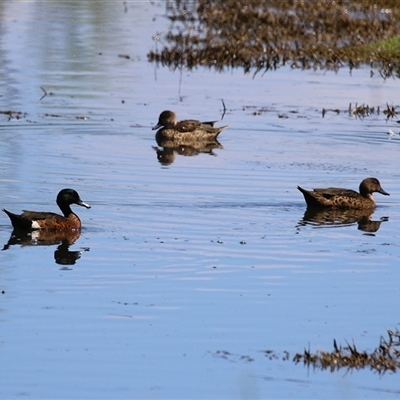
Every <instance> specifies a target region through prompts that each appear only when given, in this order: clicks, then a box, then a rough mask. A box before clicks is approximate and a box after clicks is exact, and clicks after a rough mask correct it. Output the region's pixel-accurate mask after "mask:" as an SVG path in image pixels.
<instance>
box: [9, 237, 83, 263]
mask: <svg viewBox="0 0 400 400" xmlns="http://www.w3.org/2000/svg"><path fill="white" fill-rule="evenodd" d="M80 234H81V232H80V230H69V231H49V230H33V231H29V230H19V229H14V230H13V232H12V234H11V236H10V239H9V240H8V242H7V244H5V245H4V247H3V250H8V249H9V248H10V246H13V245H20V246H51V245H56V244H58V245H59V246H58V247H57V250H55V252H54V259H55V260H56V263H57V264H61V265H73V264H75V262H76V260H78V259H79V258H80V257H81V254H82V253H83V252H85V251H88V250H89V249H88V248H84V249H82V250H78V251H70V250H69V247H70V246H71V245H72V244H74V243H75V241H76V240H78V238H79V236H80Z"/></svg>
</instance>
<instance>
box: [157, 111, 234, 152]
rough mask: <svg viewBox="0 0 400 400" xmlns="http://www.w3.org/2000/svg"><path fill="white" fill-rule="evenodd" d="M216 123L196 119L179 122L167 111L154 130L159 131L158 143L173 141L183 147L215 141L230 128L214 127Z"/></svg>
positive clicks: (225, 126)
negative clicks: (198, 142) (194, 143)
mask: <svg viewBox="0 0 400 400" xmlns="http://www.w3.org/2000/svg"><path fill="white" fill-rule="evenodd" d="M216 122H217V121H209V122H200V121H197V120H195V119H186V120H184V121H179V122H178V120H177V117H176V114H175V113H174V112H173V111H168V110H167V111H163V112H162V113H161V114H160V116H159V118H158V122H157V125H156V126H154V127H153V128H152V129H153V130H156V129H158V131H157V133H156V140H157V141H161V140H173V141H174V142H177V143H180V144H181V145H183V144H190V143H193V142H197V141H207V140H215V139H216V138H217V136H218V135H219V134H220V133H221V132H222V131H223V130H224V129H225V128H227V127H228V125H224V126H221V127H218V128H217V127H214V124H215V123H216Z"/></svg>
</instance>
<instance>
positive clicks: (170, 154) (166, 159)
mask: <svg viewBox="0 0 400 400" xmlns="http://www.w3.org/2000/svg"><path fill="white" fill-rule="evenodd" d="M157 144H158V145H159V146H160V147H161V148H160V147H156V146H154V147H153V149H154V150H155V151H156V152H157V159H158V161H159V162H160V164H163V165H169V164H172V163H173V162H174V161H175V157H176V155H177V154H179V155H181V156H189V157H193V156H197V155H199V154H210V155H212V156H215V153H214V152H213V150H214V149H222V148H223V147H222V145H221V144H220V143H219V142H218V141H217V140H215V141H207V142H205V143H203V142H197V143H195V145H194V146H188V145H178V146H177V145H176V143H174V145H173V146H172V145H171V142H170V141H162V140H160V141H157Z"/></svg>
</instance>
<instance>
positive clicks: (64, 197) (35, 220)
mask: <svg viewBox="0 0 400 400" xmlns="http://www.w3.org/2000/svg"><path fill="white" fill-rule="evenodd" d="M56 201H57V205H58V207H60V210H61V211H62V213H63V215H59V214H56V213H52V212H41V211H27V210H23V212H22V214H19V215H18V214H14V213H12V212H10V211H7V210H5V209H3V211H4V212H5V213H6V214H7V215H8V217H9V218H10V220H11V224H12V226H13V227H14V229H19V230H35V229H42V230H52V231H68V230H79V229H81V226H82V224H81V220H80V219H79V217H78V216H77V215H76V214H75V213H73V212H72V210H71V207H70V206H71V204H77V205H78V206H82V207H86V208H90V206H89V204H86V203H84V202H83V201H82V200H81V198H80V197H79V194H78V193H77V192H76V191H75V190H73V189H63V190H61V191H60V192H59V193H58V195H57V200H56Z"/></svg>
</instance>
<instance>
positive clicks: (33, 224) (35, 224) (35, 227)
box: [32, 221, 40, 229]
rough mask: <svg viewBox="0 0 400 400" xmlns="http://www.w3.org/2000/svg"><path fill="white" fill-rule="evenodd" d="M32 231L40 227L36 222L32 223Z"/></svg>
mask: <svg viewBox="0 0 400 400" xmlns="http://www.w3.org/2000/svg"><path fill="white" fill-rule="evenodd" d="M32 229H40V225H39V224H38V223H37V221H32Z"/></svg>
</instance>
